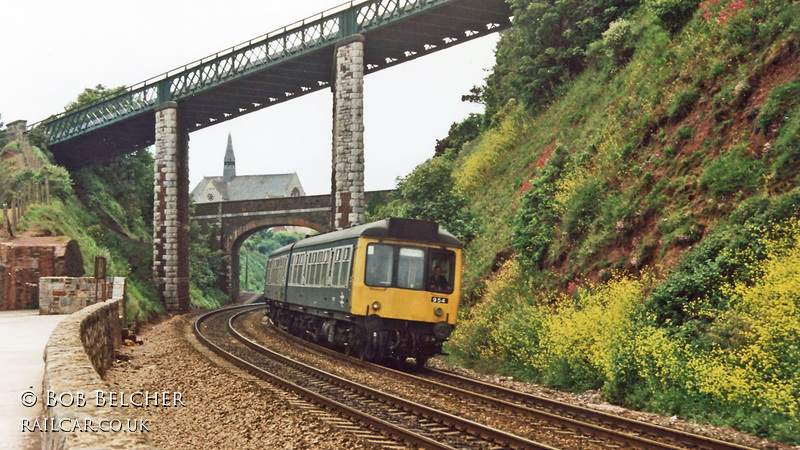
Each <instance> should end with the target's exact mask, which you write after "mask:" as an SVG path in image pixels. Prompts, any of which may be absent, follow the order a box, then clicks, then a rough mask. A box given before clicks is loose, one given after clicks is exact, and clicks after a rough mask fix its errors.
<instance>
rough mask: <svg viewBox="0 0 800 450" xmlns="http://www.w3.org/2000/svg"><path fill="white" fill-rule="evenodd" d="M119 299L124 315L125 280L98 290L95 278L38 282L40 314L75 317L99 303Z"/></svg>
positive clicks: (111, 280) (109, 281)
mask: <svg viewBox="0 0 800 450" xmlns="http://www.w3.org/2000/svg"><path fill="white" fill-rule="evenodd" d="M108 299H120V300H122V303H120V308H121V310H120V315H121V316H124V315H125V303H124V299H125V278H122V277H115V278H108V279H107V280H106V282H105V284H102V283H101V284H100V286H97V285H96V283H95V279H94V278H93V277H84V278H69V277H42V278H39V314H45V315H47V314H72V313H74V312H77V311H80V310H81V309H83V308H85V307H87V306H89V305H93V304H95V303H97V302H98V301H103V300H108Z"/></svg>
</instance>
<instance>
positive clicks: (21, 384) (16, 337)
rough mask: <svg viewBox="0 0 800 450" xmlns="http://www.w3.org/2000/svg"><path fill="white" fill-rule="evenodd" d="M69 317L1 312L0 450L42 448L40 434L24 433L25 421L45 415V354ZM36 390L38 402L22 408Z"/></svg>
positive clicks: (22, 312) (34, 311) (24, 312)
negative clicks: (58, 327) (26, 396)
mask: <svg viewBox="0 0 800 450" xmlns="http://www.w3.org/2000/svg"><path fill="white" fill-rule="evenodd" d="M65 317H67V316H40V315H39V311H37V310H33V311H0V449H2V450H6V449H14V450H16V449H26V450H27V449H35V448H37V449H38V448H41V436H39V433H38V432H33V433H31V432H27V433H23V432H22V420H23V419H29V421H30V422H33V421H34V420H35V419H36V418H38V417H41V415H42V402H41V393H42V375H43V374H44V361H43V360H42V354H43V353H44V347H45V345H46V344H47V340H48V339H49V338H50V334H51V333H52V332H53V330H54V329H55V327H56V325H58V323H59V322H61V321H62V320H63V319H64V318H65ZM26 391H33V392H35V393H36V396H37V397H39V401H37V402H36V405H35V406H33V407H31V408H26V407H25V406H23V405H22V399H21V398H22V394H23V393H24V392H26Z"/></svg>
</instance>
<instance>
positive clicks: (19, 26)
mask: <svg viewBox="0 0 800 450" xmlns="http://www.w3.org/2000/svg"><path fill="white" fill-rule="evenodd" d="M340 4H342V1H341V0H267V1H265V0H261V1H245V0H227V1H225V2H220V1H213V2H212V1H207V0H193V1H188V0H159V1H155V0H137V1H135V2H134V1H114V2H108V1H99V0H73V1H63V0H28V1H26V2H20V1H16V2H8V3H7V4H5V5H3V8H2V15H3V20H2V24H0V46H2V47H0V48H2V50H0V61H2V62H0V67H2V70H0V115H2V117H1V118H0V121H2V122H5V123H9V122H12V121H15V120H19V119H23V120H27V121H28V124H32V123H34V122H38V121H40V120H42V119H44V118H46V117H48V116H50V115H52V114H56V113H59V112H62V111H63V110H64V106H65V105H66V104H68V103H69V102H71V101H74V100H75V98H76V97H77V96H78V94H80V93H81V92H82V91H83V90H84V88H87V87H93V86H95V85H97V84H103V85H105V86H107V87H116V86H123V85H124V86H129V85H132V84H136V83H138V82H140V81H144V80H146V79H149V78H151V77H154V76H157V75H160V74H162V73H164V72H167V71H169V70H172V69H175V68H177V67H180V66H183V65H185V64H188V63H190V62H193V61H195V60H198V59H201V58H203V57H205V56H208V55H211V54H214V53H216V52H218V51H221V50H224V49H226V48H229V47H233V46H234V45H237V44H239V43H242V42H245V41H248V40H250V39H253V38H256V37H258V36H261V35H264V34H266V33H268V32H270V31H273V30H276V29H279V28H283V27H284V26H287V25H290V24H292V23H294V22H296V21H299V20H302V19H304V18H307V17H311V16H314V15H318V14H319V13H321V12H322V11H324V10H326V9H329V8H332V7H335V6H338V5H340ZM498 39H499V36H498V35H497V34H493V35H490V36H486V37H482V38H479V39H476V40H473V41H470V42H467V43H464V44H461V45H457V46H455V47H453V48H450V49H447V50H443V51H440V52H436V53H434V54H432V55H428V56H425V57H422V58H418V59H416V60H414V61H411V62H407V63H404V64H400V65H399V66H396V67H393V68H389V69H385V70H382V71H378V72H376V73H373V74H370V75H367V76H366V78H365V81H364V126H365V132H364V141H365V142H364V146H365V150H364V152H365V164H366V168H365V188H366V190H379V189H393V188H394V187H395V185H396V179H397V178H398V177H402V176H405V175H407V174H408V173H410V172H411V171H412V170H413V169H414V168H415V167H416V166H417V165H419V164H421V163H422V162H424V161H425V160H427V159H428V158H430V157H431V156H433V152H434V146H435V145H436V140H437V139H443V138H444V137H445V136H447V132H448V130H449V128H450V125H452V124H453V123H454V122H460V121H461V120H463V119H464V118H466V117H467V116H468V115H469V114H470V113H479V112H482V110H483V107H482V106H481V105H476V104H470V103H465V102H462V101H461V96H462V95H463V94H467V93H468V92H469V90H470V88H472V87H473V86H476V85H483V84H484V80H485V78H486V77H487V76H488V74H489V69H491V67H492V66H493V65H494V49H495V46H496V43H497V40H498ZM367 45H369V44H368V43H367ZM331 116H332V93H331V92H330V91H329V90H322V91H318V92H315V93H312V94H308V95H305V96H302V97H299V98H296V99H294V100H290V101H288V102H284V103H281V104H278V105H275V106H271V107H268V108H265V109H263V110H261V111H258V112H254V113H251V114H248V115H245V116H243V117H240V118H237V119H234V120H230V121H227V122H223V123H221V124H218V125H214V126H211V127H208V128H205V129H203V130H199V131H195V132H193V133H191V134H190V135H189V139H190V142H189V178H190V189H193V188H194V187H195V186H196V185H197V184H198V183H199V182H200V180H202V178H203V176H219V175H222V167H223V159H224V156H225V148H226V145H227V140H228V134H229V133H230V134H231V136H232V139H233V147H234V152H235V155H236V172H237V175H255V174H266V173H292V172H296V173H297V174H298V176H299V177H300V182H301V183H302V184H303V187H304V189H305V191H306V193H307V194H309V195H313V194H325V193H330V189H331V186H330V183H331V182H330V180H331V172H330V171H331V140H332V137H331V128H332V118H331Z"/></svg>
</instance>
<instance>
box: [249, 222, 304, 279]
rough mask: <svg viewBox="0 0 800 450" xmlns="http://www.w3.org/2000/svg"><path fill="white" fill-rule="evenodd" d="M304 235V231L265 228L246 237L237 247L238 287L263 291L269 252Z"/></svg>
mask: <svg viewBox="0 0 800 450" xmlns="http://www.w3.org/2000/svg"><path fill="white" fill-rule="evenodd" d="M305 237H306V233H298V232H288V231H275V230H273V229H267V230H261V231H258V232H256V233H255V234H253V235H252V236H250V237H249V238H247V240H246V241H244V243H243V244H242V247H241V248H240V249H239V268H240V273H239V289H240V290H242V291H250V292H262V293H263V292H264V277H265V274H266V273H267V263H268V262H269V254H270V252H272V251H273V250H277V249H279V248H281V247H283V246H284V245H289V244H292V243H294V242H297V241H299V240H300V239H303V238H305Z"/></svg>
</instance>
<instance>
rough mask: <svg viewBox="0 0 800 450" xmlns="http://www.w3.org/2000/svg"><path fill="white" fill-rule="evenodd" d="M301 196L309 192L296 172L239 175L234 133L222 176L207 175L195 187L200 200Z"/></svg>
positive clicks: (198, 200) (194, 194)
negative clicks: (234, 148)
mask: <svg viewBox="0 0 800 450" xmlns="http://www.w3.org/2000/svg"><path fill="white" fill-rule="evenodd" d="M297 195H305V192H304V191H303V186H302V185H301V184H300V179H299V178H298V177H297V174H296V173H283V174H276V175H244V176H236V157H235V156H234V154H233V139H232V138H231V134H230V133H228V145H227V148H226V149H225V160H224V163H223V173H222V176H221V177H204V178H203V179H202V180H201V181H200V183H198V185H197V186H195V188H194V189H193V190H192V197H193V198H194V200H195V202H196V203H206V202H219V201H237V200H257V199H262V198H270V197H290V196H297Z"/></svg>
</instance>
